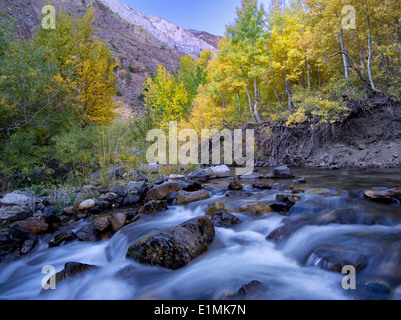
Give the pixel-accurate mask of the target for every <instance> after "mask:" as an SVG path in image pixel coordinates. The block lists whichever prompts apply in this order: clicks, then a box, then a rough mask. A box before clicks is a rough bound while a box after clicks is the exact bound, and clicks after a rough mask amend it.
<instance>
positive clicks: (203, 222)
mask: <svg viewBox="0 0 401 320" xmlns="http://www.w3.org/2000/svg"><path fill="white" fill-rule="evenodd" d="M214 238H215V229H214V225H213V223H212V222H211V221H210V219H209V218H207V217H198V218H194V219H191V220H189V221H187V222H185V223H183V224H181V225H179V226H176V227H171V228H167V229H164V230H162V231H159V232H156V233H153V234H151V235H148V236H146V237H144V238H142V239H140V240H139V241H137V242H136V243H134V244H133V245H131V246H130V247H129V249H128V251H127V254H126V257H127V258H129V259H133V260H135V261H138V262H139V263H143V264H147V265H152V266H160V267H163V268H167V269H170V270H177V269H179V268H182V267H184V266H186V265H187V264H189V263H190V262H191V261H192V260H193V259H194V258H196V257H198V256H199V255H201V254H203V253H204V252H206V251H207V249H208V246H209V244H210V243H212V242H213V240H214Z"/></svg>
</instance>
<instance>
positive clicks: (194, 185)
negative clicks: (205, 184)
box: [182, 181, 202, 192]
mask: <svg viewBox="0 0 401 320" xmlns="http://www.w3.org/2000/svg"><path fill="white" fill-rule="evenodd" d="M182 190H184V191H187V192H195V191H199V190H202V185H201V184H200V183H199V182H198V181H189V182H188V183H187V184H186V185H185V186H184V187H183V188H182Z"/></svg>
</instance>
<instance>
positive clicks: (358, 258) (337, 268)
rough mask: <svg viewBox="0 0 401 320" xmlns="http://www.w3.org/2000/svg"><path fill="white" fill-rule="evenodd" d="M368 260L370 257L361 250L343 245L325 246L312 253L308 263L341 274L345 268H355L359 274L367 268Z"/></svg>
mask: <svg viewBox="0 0 401 320" xmlns="http://www.w3.org/2000/svg"><path fill="white" fill-rule="evenodd" d="M367 260H368V256H367V255H366V254H364V253H363V252H361V250H359V249H356V248H347V247H344V246H341V245H324V246H321V247H318V248H316V249H315V250H314V251H313V252H312V254H311V256H310V258H309V260H308V263H309V264H312V265H313V266H316V267H319V268H322V269H326V270H329V271H333V272H339V273H341V272H342V269H343V267H344V266H353V267H355V269H356V271H357V272H359V271H360V270H362V269H363V268H364V267H365V265H366V262H367Z"/></svg>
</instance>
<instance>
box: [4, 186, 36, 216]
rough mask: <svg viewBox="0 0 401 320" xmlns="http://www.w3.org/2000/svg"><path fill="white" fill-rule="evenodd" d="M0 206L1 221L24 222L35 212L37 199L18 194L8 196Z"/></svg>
mask: <svg viewBox="0 0 401 320" xmlns="http://www.w3.org/2000/svg"><path fill="white" fill-rule="evenodd" d="M0 205H1V208H0V219H4V220H10V221H18V220H24V219H26V218H28V217H30V216H31V215H32V214H33V213H34V211H35V199H34V198H33V197H29V196H27V195H24V194H22V193H18V192H13V193H8V194H6V195H5V196H4V197H3V198H2V199H1V200H0Z"/></svg>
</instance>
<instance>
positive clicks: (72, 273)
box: [41, 262, 99, 294]
mask: <svg viewBox="0 0 401 320" xmlns="http://www.w3.org/2000/svg"><path fill="white" fill-rule="evenodd" d="M98 268H99V267H98V266H94V265H89V264H84V263H79V262H68V263H66V264H65V265H64V269H63V270H61V271H60V272H57V273H56V275H55V277H56V284H57V283H59V282H60V281H62V280H65V279H71V278H74V277H76V276H78V275H80V274H83V273H85V272H88V271H93V270H97V269H98ZM45 292H46V291H45V290H42V292H41V294H43V293H45Z"/></svg>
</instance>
